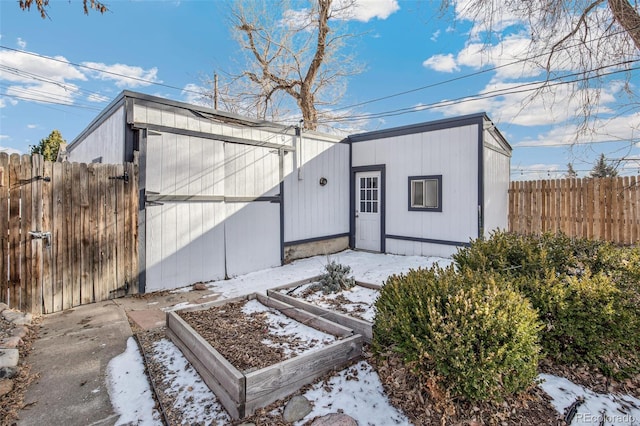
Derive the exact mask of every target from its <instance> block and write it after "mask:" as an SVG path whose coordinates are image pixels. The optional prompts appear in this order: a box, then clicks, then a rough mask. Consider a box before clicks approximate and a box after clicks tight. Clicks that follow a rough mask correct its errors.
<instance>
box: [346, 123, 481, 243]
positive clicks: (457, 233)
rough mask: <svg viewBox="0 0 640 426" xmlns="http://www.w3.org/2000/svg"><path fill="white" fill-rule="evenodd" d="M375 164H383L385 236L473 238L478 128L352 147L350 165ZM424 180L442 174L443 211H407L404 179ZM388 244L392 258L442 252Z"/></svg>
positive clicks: (399, 138) (476, 192)
mask: <svg viewBox="0 0 640 426" xmlns="http://www.w3.org/2000/svg"><path fill="white" fill-rule="evenodd" d="M374 164H385V165H386V170H385V171H386V201H385V208H386V212H385V213H386V222H385V225H386V234H389V235H398V236H405V237H415V238H423V239H435V240H444V241H456V242H468V241H469V239H470V238H475V237H476V236H477V200H478V179H477V176H478V127H477V125H469V126H462V127H454V128H449V129H442V130H436V131H431V132H424V133H415V134H409V135H402V136H396V137H390V138H383V139H377V140H370V141H364V142H356V143H353V165H354V166H366V165H374ZM425 175H442V212H429V211H409V206H408V203H409V183H408V178H409V176H425ZM386 243H387V244H388V246H387V247H386V250H387V252H390V253H395V252H396V251H394V250H402V254H420V255H429V254H435V252H438V253H440V252H443V250H444V251H446V250H445V249H443V248H442V247H439V246H440V245H438V244H427V245H425V244H424V243H416V244H413V243H410V242H404V241H402V242H397V240H394V242H391V240H390V239H387V240H386ZM443 247H445V248H446V246H443ZM425 249H428V250H433V251H434V253H425V252H424V250H425ZM447 250H448V249H447Z"/></svg>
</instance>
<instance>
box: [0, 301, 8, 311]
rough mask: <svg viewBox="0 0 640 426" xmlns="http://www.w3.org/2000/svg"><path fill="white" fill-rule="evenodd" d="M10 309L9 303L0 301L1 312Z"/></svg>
mask: <svg viewBox="0 0 640 426" xmlns="http://www.w3.org/2000/svg"><path fill="white" fill-rule="evenodd" d="M6 309H9V305H7V304H6V303H0V312H2V311H4V310H6Z"/></svg>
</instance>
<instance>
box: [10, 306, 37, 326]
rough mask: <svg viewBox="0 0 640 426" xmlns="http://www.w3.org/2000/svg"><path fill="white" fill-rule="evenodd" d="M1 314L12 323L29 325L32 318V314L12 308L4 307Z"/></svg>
mask: <svg viewBox="0 0 640 426" xmlns="http://www.w3.org/2000/svg"><path fill="white" fill-rule="evenodd" d="M2 316H3V317H4V319H6V320H7V321H9V322H11V323H13V324H14V325H30V324H31V320H32V319H33V315H31V314H29V313H26V314H25V313H22V312H20V311H14V310H12V309H5V310H4V311H2Z"/></svg>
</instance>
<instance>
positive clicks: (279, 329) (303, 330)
mask: <svg viewBox="0 0 640 426" xmlns="http://www.w3.org/2000/svg"><path fill="white" fill-rule="evenodd" d="M242 312H244V313H245V314H251V313H255V312H264V313H266V315H267V317H266V320H267V323H268V324H269V333H270V334H274V335H276V336H289V337H297V338H299V339H300V341H302V342H305V343H307V345H306V347H301V346H296V347H294V348H293V349H292V348H289V347H287V346H286V345H285V346H283V345H281V344H279V343H275V342H273V341H271V340H269V339H265V340H264V341H263V343H264V344H266V345H268V346H271V347H281V348H282V349H284V352H285V355H290V354H291V353H295V354H298V355H300V354H301V353H303V352H304V351H306V350H308V349H309V348H310V347H313V346H315V345H314V344H313V342H320V343H321V344H323V345H328V344H330V343H331V342H334V341H335V340H336V337H335V336H333V335H331V334H328V333H325V332H322V331H320V330H317V329H315V328H313V327H309V326H308V325H304V324H302V323H300V322H298V321H296V320H293V319H291V318H289V317H288V316H286V315H284V314H283V313H282V312H280V311H278V310H277V309H273V308H270V307H268V306H265V305H263V304H262V303H260V302H258V301H257V300H256V299H253V300H249V301H248V302H247V303H245V305H244V306H243V307H242Z"/></svg>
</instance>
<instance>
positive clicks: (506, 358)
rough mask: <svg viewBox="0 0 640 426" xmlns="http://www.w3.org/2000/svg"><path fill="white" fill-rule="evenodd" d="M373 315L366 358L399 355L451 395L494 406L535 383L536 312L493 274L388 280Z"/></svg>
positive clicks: (420, 274)
mask: <svg viewBox="0 0 640 426" xmlns="http://www.w3.org/2000/svg"><path fill="white" fill-rule="evenodd" d="M375 308H376V317H375V320H374V325H373V345H372V346H373V349H374V352H375V353H376V354H378V355H383V354H384V353H385V352H387V351H388V350H394V351H397V352H399V353H400V354H401V355H402V357H403V358H404V360H405V361H406V362H407V363H408V364H411V365H416V366H417V371H416V374H419V375H424V377H428V376H429V375H430V374H433V372H435V373H436V375H437V376H438V377H439V378H440V380H441V383H442V385H444V386H445V387H446V389H447V390H448V391H449V392H451V394H452V395H454V396H462V397H465V398H467V399H469V400H500V399H502V398H503V397H505V396H507V395H510V394H513V393H516V392H518V391H521V390H523V389H525V388H526V387H528V386H530V385H531V384H532V383H533V381H534V379H535V377H536V374H537V372H536V371H537V366H538V358H539V346H538V343H537V341H538V331H539V328H540V325H539V322H538V320H537V315H536V312H535V311H534V310H533V309H532V307H531V305H530V303H529V302H528V301H527V300H526V299H525V298H524V297H522V296H521V295H520V294H519V293H518V292H517V291H514V290H512V289H511V288H510V286H509V285H508V284H507V283H506V282H505V281H504V280H502V279H501V277H500V276H499V275H496V274H491V273H485V272H473V271H471V270H468V269H467V270H465V271H463V272H462V273H457V272H456V271H455V269H454V268H453V267H449V268H447V269H437V268H432V269H429V270H423V269H419V270H413V271H410V272H409V273H407V274H406V275H399V276H392V277H390V278H389V279H388V280H387V282H386V283H385V285H384V286H383V288H382V290H381V292H380V296H379V297H378V299H377V301H376V304H375Z"/></svg>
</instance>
